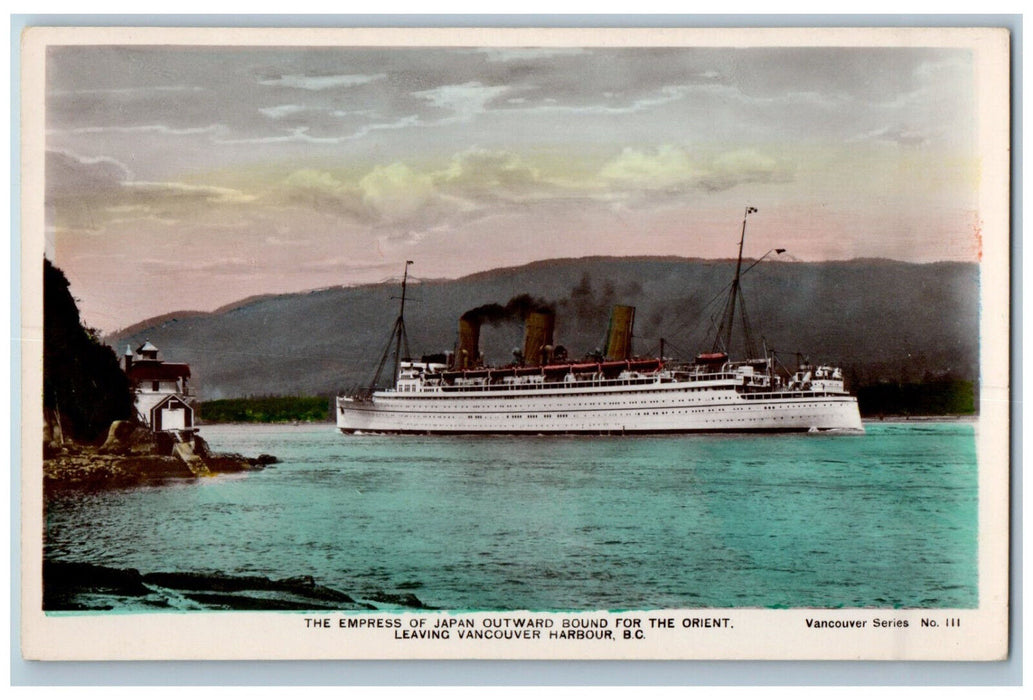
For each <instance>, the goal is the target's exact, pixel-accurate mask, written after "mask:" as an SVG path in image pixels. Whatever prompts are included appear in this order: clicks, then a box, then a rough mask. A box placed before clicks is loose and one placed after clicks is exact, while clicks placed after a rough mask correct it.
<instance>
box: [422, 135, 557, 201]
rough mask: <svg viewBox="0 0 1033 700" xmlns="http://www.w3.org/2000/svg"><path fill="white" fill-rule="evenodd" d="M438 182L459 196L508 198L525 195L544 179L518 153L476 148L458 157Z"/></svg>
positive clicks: (457, 155)
mask: <svg viewBox="0 0 1033 700" xmlns="http://www.w3.org/2000/svg"><path fill="white" fill-rule="evenodd" d="M437 179H439V180H440V181H441V182H442V183H443V184H445V185H446V186H448V187H449V188H450V189H453V190H455V191H457V192H459V193H463V194H472V193H484V192H492V193H494V194H495V195H496V196H498V195H502V196H505V195H506V194H509V195H516V194H518V193H522V192H526V191H527V190H528V188H531V187H534V186H536V185H538V184H539V182H540V179H541V176H540V174H539V172H538V170H536V169H535V168H533V167H532V166H530V165H529V164H527V163H526V162H524V161H523V159H521V158H520V156H518V155H517V154H515V153H511V152H509V151H502V150H488V149H484V148H477V147H474V148H470V149H468V150H466V151H463V152H461V153H457V154H455V155H454V156H453V157H452V160H451V162H450V163H449V165H448V167H447V168H446V169H445V170H444V171H443V172H441V173H439V174H438V176H437Z"/></svg>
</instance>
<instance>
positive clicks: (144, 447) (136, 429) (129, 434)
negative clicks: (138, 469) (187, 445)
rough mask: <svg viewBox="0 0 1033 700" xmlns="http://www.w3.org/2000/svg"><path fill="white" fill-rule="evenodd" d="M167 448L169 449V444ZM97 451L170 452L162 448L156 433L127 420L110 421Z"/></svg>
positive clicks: (124, 453)
mask: <svg viewBox="0 0 1033 700" xmlns="http://www.w3.org/2000/svg"><path fill="white" fill-rule="evenodd" d="M169 450H170V451H171V445H169ZM98 452H99V453H100V454H113V455H161V454H170V452H165V451H163V450H162V446H161V445H160V444H159V439H158V436H157V435H155V434H154V433H152V432H151V431H150V430H148V429H147V428H145V427H143V426H142V425H140V424H139V423H136V422H134V421H129V420H117V421H114V422H112V424H111V427H109V428H108V437H107V439H106V440H104V444H103V445H101V446H100V449H99V450H98Z"/></svg>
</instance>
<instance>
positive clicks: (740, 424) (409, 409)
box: [337, 373, 863, 434]
mask: <svg viewBox="0 0 1033 700" xmlns="http://www.w3.org/2000/svg"><path fill="white" fill-rule="evenodd" d="M744 384H745V382H744V377H742V376H739V375H736V374H734V373H722V374H713V375H708V377H707V378H706V379H697V380H692V381H677V380H674V379H671V378H670V377H664V376H661V375H659V374H658V375H656V376H652V377H635V378H626V379H615V380H597V381H585V382H554V383H540V384H537V385H535V386H534V387H533V388H532V387H527V386H523V387H521V386H513V385H509V386H500V385H489V384H484V385H481V386H461V387H456V386H437V387H421V388H419V389H415V390H409V391H405V390H388V391H378V392H375V393H373V395H372V396H371V397H369V398H364V399H360V398H348V397H342V398H340V399H338V402H337V425H338V427H339V428H340V429H341V430H342V431H343V432H346V433H354V432H385V433H451V434H464V433H529V434H539V433H568V434H569V433H593V434H606V433H618V434H633V433H665V432H666V433H678V432H729V431H734V432H751V431H767V432H770V431H782V432H789V431H807V430H849V431H863V427H862V424H861V419H860V415H859V413H858V409H857V400H856V399H855V398H854V397H853V396H850V395H849V394H847V393H845V392H843V391H841V390H836V391H830V390H826V389H824V388H820V389H809V390H788V389H785V388H782V389H779V390H764V388H763V387H756V388H752V389H751V388H749V387H748V386H744Z"/></svg>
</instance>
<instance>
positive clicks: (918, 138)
mask: <svg viewBox="0 0 1033 700" xmlns="http://www.w3.org/2000/svg"><path fill="white" fill-rule="evenodd" d="M850 141H855V142H856V141H888V142H890V143H896V144H900V145H901V146H922V145H925V144H926V143H928V142H929V135H928V134H926V133H921V132H919V131H915V130H912V129H910V128H908V127H905V126H899V125H898V126H893V127H890V126H887V127H883V128H881V129H874V130H872V131H869V132H867V133H864V134H860V135H859V136H855V137H854V138H852V139H850Z"/></svg>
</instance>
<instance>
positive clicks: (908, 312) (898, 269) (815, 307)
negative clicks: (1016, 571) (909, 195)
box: [107, 256, 979, 400]
mask: <svg viewBox="0 0 1033 700" xmlns="http://www.w3.org/2000/svg"><path fill="white" fill-rule="evenodd" d="M750 262H751V264H752V262H753V260H751V261H750ZM734 264H735V261H734V259H724V260H711V259H699V258H682V257H678V256H636V257H627V258H617V257H607V256H586V257H583V258H565V259H551V260H543V261H535V262H533V263H528V264H525V265H519V266H512V267H506V268H499V269H496V270H490V271H484V272H477V273H472V274H470V275H466V276H464V277H460V278H456V279H441V278H438V279H433V280H431V279H423V280H420V279H419V278H416V279H414V280H412V281H413V282H414V284H413V287H412V289H413V291H414V292H415V291H416V290H417V289H418V290H420V291H419V292H416V293H414V294H413V296H412V299H413V301H412V303H411V304H410V305H408V306H407V308H406V319H407V327H408V335H409V338H410V339H411V340H412V341H413V346H412V348H411V349H412V351H413V354H414V355H415V356H419V355H421V354H426V353H436V352H441V351H443V350H448V349H451V348H452V347H453V345H454V340H455V334H456V327H457V321H458V318H459V316H460V315H461V314H462V313H463V312H464V311H466V310H468V309H470V308H473V307H475V306H478V305H480V304H484V303H490V302H497V303H503V304H504V303H505V302H506V300H507V299H510V298H512V297H514V296H516V295H518V294H521V293H529V294H531V295H532V296H534V297H536V298H541V299H544V300H548V301H549V302H550V303H552V304H553V305H554V306H555V308H556V310H557V330H556V333H557V342H558V343H562V344H564V345H566V346H567V347H568V349H569V350H570V352H571V353H572V355H573V356H581V355H582V354H583V353H587V352H591V351H592V350H594V349H595V348H597V347H598V346H599V344H600V343H601V341H602V337H603V336H604V335H605V330H606V324H607V319H608V316H609V312H610V308H612V306H613V305H614V304H618V303H626V304H630V305H633V306H636V307H637V309H638V311H637V315H636V331H635V336H636V337H635V341H636V347H635V349H636V351H637V352H640V353H646V352H647V351H649V350H653V349H654V348H655V347H656V346H658V341H659V339H660V338H664V339H665V340H666V342H667V345H666V347H667V348H676V349H679V350H682V351H683V352H684V353H691V352H695V351H696V350H699V349H702V348H704V347H705V346H706V343H708V342H709V341H708V338H709V337H712V335H713V328H712V327H711V326H710V319H711V318H712V317H713V316H714V314H715V313H716V309H715V307H713V304H711V306H710V307H708V306H707V304H708V302H710V301H712V300H714V299H719V297H720V293H719V292H720V290H722V289H726V288H727V287H728V284H729V282H730V280H731V278H732V275H733V274H734ZM397 285H398V281H397V280H395V281H390V282H380V283H366V284H361V285H351V286H343V285H342V286H332V287H323V288H320V289H314V290H309V291H305V292H297V293H291V294H269V295H258V296H255V297H250V298H248V299H242V300H240V301H238V302H234V303H231V304H226V305H223V306H222V307H220V309H217V310H215V311H210V312H197V313H193V312H173V313H170V314H162V315H161V316H159V317H155V318H154V319H147V320H145V321H141V322H138V323H136V324H133V325H132V326H129V327H127V329H123V330H122V331H118V332H116V333H114V334H112V335H110V336H108V338H107V340H108V342H110V343H112V344H113V345H114V346H115V347H116V348H118V347H122V348H124V347H125V343H126V342H128V343H130V344H133V346H134V347H135V346H136V345H135V344H136V343H142V342H143V341H144V340H147V339H149V340H151V341H152V342H154V343H155V344H156V345H157V346H158V347H159V348H160V349H161V350H162V351H163V353H164V356H165V357H167V358H168V359H169V360H170V361H181V362H189V363H190V364H191V366H192V368H193V370H194V373H195V380H196V385H197V386H198V387H199V388H200V394H201V396H202V398H203V399H205V400H209V399H218V398H232V397H242V396H257V395H290V394H294V395H298V394H322V395H326V394H330V393H334V392H338V391H341V390H344V389H348V388H350V387H354V386H360V385H363V384H365V383H368V381H369V379H370V375H371V374H372V372H373V369H375V365H376V362H377V360H378V359H379V357H380V355H381V353H382V349H383V344H384V343H386V341H387V337H388V334H389V331H390V327H391V323H392V322H393V320H394V319H395V318H396V317H397V315H398V300H397V298H396V297H397V295H398V286H397ZM742 288H743V294H744V295H745V298H746V301H747V304H748V309H749V313H750V317H751V319H752V320H753V321H754V322H755V325H756V326H758V327H760V329H761V333H762V334H763V336H762V335H761V333H758V334H757V335H758V337H763V338H764V340H765V342H766V343H767V345H768V347H769V348H770V347H774V348H776V349H779V350H782V351H784V352H793V351H795V350H796V349H798V348H807V349H809V350H811V352H812V354H814V357H815V360H817V359H818V357H820V358H821V359H822V361H831V362H836V363H839V364H841V365H842V366H843V367H844V368H845V369H846V370H847V371H848V377H852V378H853V379H854V380H855V381H878V380H881V379H894V380H900V379H909V378H912V379H913V378H917V377H921V376H922V374H923V373H926V372H932V373H934V374H943V373H952V374H954V375H957V376H962V377H967V378H975V377H976V375H977V373H978V301H979V267H978V265H976V264H975V263H963V262H952V261H946V262H936V263H906V262H900V261H894V260H871V259H868V260H858V259H854V260H847V261H827V262H817V263H815V262H799V261H796V262H782V261H774V260H772V261H770V262H769V263H765V264H762V265H760V266H757V267H756V268H754V269H753V270H752V271H751V272H750V273H749V274H748V275H746V276H744V278H743V285H742ZM715 303H716V302H715ZM521 334H522V329H521V327H520V325H519V324H518V323H500V324H498V325H496V326H491V325H488V326H485V327H484V328H483V330H482V347H483V348H484V352H485V355H486V357H487V359H488V360H489V361H492V362H494V363H498V364H502V363H506V362H509V361H510V360H511V354H510V350H511V349H512V348H514V347H515V346H517V345H519V343H520V336H521ZM786 348H788V350H785V349H786Z"/></svg>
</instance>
